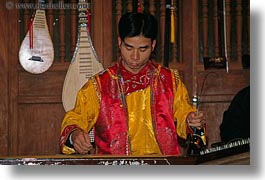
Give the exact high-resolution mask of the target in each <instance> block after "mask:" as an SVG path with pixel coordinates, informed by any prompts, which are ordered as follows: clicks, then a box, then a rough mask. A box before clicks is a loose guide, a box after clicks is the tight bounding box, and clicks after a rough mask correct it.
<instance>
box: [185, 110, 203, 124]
mask: <svg viewBox="0 0 265 180" xmlns="http://www.w3.org/2000/svg"><path fill="white" fill-rule="evenodd" d="M187 123H188V125H189V126H190V127H197V128H202V127H204V124H205V116H204V113H203V112H202V111H199V112H198V113H197V112H190V113H189V114H188V116H187Z"/></svg>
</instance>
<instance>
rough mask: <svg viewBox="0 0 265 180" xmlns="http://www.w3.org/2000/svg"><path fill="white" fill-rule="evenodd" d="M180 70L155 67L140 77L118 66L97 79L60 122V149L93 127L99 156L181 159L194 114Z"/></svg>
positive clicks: (64, 149) (147, 68)
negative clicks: (78, 131)
mask: <svg viewBox="0 0 265 180" xmlns="http://www.w3.org/2000/svg"><path fill="white" fill-rule="evenodd" d="M195 110H196V109H195V107H193V106H192V105H191V104H190V99H189V96H188V93H187V90H186V87H185V86H184V84H183V83H182V81H181V80H180V78H179V76H178V73H177V71H174V70H170V69H167V68H164V67H161V66H160V65H158V64H156V63H154V62H148V63H147V65H146V66H145V67H144V68H143V69H142V70H141V71H140V72H139V73H138V74H133V73H131V72H129V71H127V70H126V69H125V68H124V67H123V66H122V63H117V64H115V65H114V66H112V67H110V68H108V69H107V70H105V71H104V72H102V73H100V74H98V75H96V76H93V77H92V78H90V80H88V82H87V83H86V84H85V85H84V86H83V88H82V89H81V90H80V91H79V93H78V95H77V101H76V104H75V108H74V109H73V110H71V111H69V112H67V113H66V115H65V117H64V120H63V122H62V129H61V139H60V146H61V150H62V152H63V153H65V154H71V153H75V150H74V149H72V148H70V147H68V146H66V145H65V142H66V140H67V138H68V136H69V134H70V133H71V132H72V131H73V130H75V129H76V128H81V129H82V130H84V131H85V132H89V131H90V130H91V129H92V128H93V127H95V129H94V131H95V143H96V146H97V149H98V154H113V155H180V150H179V146H178V137H177V135H178V136H180V137H182V138H186V136H187V125H186V117H187V115H188V113H189V112H191V111H195Z"/></svg>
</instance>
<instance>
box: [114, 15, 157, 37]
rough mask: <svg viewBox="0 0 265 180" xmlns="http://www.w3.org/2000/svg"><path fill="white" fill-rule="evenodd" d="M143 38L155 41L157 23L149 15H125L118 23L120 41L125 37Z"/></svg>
mask: <svg viewBox="0 0 265 180" xmlns="http://www.w3.org/2000/svg"><path fill="white" fill-rule="evenodd" d="M140 35H142V36H144V37H146V38H151V40H154V39H156V36H157V21H156V19H155V17H154V16H153V15H151V14H149V13H148V14H144V13H135V12H132V13H126V14H124V15H123V16H122V17H121V19H120V21H119V36H120V38H121V40H122V41H124V39H125V38H126V37H135V36H140Z"/></svg>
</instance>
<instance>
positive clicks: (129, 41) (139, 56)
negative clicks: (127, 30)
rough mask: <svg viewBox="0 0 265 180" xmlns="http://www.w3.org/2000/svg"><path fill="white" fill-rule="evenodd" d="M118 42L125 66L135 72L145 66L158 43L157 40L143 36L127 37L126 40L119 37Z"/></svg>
mask: <svg viewBox="0 0 265 180" xmlns="http://www.w3.org/2000/svg"><path fill="white" fill-rule="evenodd" d="M118 42H119V47H120V50H121V57H122V61H123V65H124V67H125V68H126V69H127V70H128V71H130V72H132V73H135V74H136V73H138V72H139V71H140V70H141V69H142V68H143V67H144V66H145V64H146V62H147V61H148V60H149V58H150V56H151V53H152V51H153V50H154V48H155V44H156V41H155V40H154V41H153V42H152V41H151V39H150V38H145V37H143V36H136V37H129V38H125V39H124V41H121V39H120V38H119V39H118Z"/></svg>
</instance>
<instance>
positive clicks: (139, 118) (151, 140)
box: [61, 71, 196, 155]
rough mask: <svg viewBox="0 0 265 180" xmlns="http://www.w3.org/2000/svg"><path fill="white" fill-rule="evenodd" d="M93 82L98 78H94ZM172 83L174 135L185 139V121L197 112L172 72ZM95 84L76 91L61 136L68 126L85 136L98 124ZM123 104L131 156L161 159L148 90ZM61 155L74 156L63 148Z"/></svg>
mask: <svg viewBox="0 0 265 180" xmlns="http://www.w3.org/2000/svg"><path fill="white" fill-rule="evenodd" d="M175 72H176V71H175ZM109 73H110V72H109ZM96 78H98V77H97V76H96ZM172 79H173V80H174V81H173V82H175V83H174V87H173V89H174V105H173V112H174V119H175V121H176V133H177V134H178V136H180V137H182V138H184V139H186V137H187V124H186V117H187V115H188V113H189V112H191V111H196V109H195V107H194V106H192V105H191V103H190V99H189V96H188V92H187V89H186V87H185V85H184V84H183V82H182V81H181V80H180V78H179V77H178V74H177V73H173V71H172ZM95 82H96V80H95V79H94V78H91V79H90V80H89V81H88V82H87V83H86V84H85V86H84V87H83V88H82V89H81V90H80V91H79V93H78V95H77V101H76V104H75V108H74V109H73V110H71V111H69V112H67V113H66V115H65V117H64V119H63V122H62V127H61V132H63V131H64V129H65V128H66V127H68V126H71V125H76V126H77V127H79V128H81V129H82V130H84V131H85V132H89V131H90V130H91V129H92V127H93V126H94V124H95V123H96V121H97V118H98V115H99V109H100V104H99V102H100V100H99V99H100V92H99V91H98V88H97V87H96V86H97V85H96V83H95ZM126 102H127V106H128V107H127V108H128V127H129V139H130V148H131V155H160V154H161V152H160V149H159V146H158V144H157V142H156V139H155V135H154V131H153V124H152V118H151V108H150V86H147V88H145V89H142V90H140V91H136V92H132V93H130V94H128V95H127V96H126ZM72 131H73V129H72ZM69 134H70V132H69V133H68V135H69ZM62 152H63V153H64V154H72V153H75V150H74V149H73V148H70V147H67V146H66V145H63V146H62Z"/></svg>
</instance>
